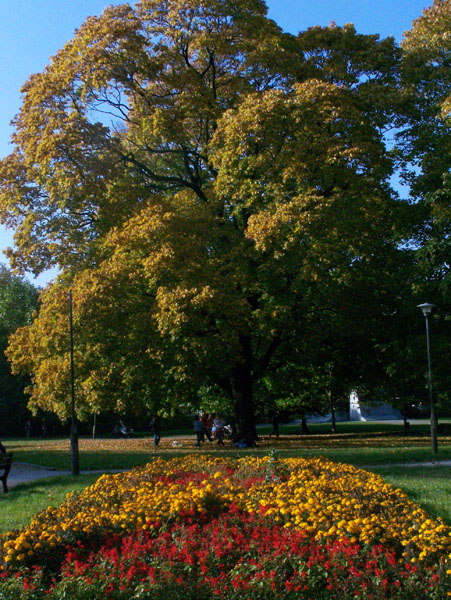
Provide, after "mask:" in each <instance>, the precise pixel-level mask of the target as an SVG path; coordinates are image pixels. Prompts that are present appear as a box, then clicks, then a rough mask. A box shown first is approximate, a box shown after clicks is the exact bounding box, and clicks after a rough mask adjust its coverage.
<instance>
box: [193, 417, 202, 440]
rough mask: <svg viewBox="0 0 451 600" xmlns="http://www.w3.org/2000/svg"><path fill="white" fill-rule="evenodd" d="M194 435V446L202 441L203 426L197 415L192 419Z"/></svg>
mask: <svg viewBox="0 0 451 600" xmlns="http://www.w3.org/2000/svg"><path fill="white" fill-rule="evenodd" d="M194 433H195V434H196V446H200V443H201V442H203V441H204V426H203V424H202V421H201V420H200V418H199V415H196V416H195V417H194Z"/></svg>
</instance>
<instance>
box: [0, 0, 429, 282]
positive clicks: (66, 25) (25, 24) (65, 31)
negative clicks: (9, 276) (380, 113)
mask: <svg viewBox="0 0 451 600" xmlns="http://www.w3.org/2000/svg"><path fill="white" fill-rule="evenodd" d="M121 3H122V1H115V0H110V2H108V1H107V0H13V1H9V0H3V1H1V2H0V81H1V85H0V158H1V157H4V156H6V155H7V154H9V152H10V149H11V146H10V145H9V143H8V142H9V138H10V135H11V132H12V128H11V126H10V121H11V119H12V118H13V117H14V115H15V114H16V113H17V111H18V109H19V106H20V103H21V99H20V98H21V97H20V88H21V87H22V84H23V83H24V82H25V81H26V79H27V78H28V77H29V75H31V74H32V73H35V72H39V71H41V70H42V69H43V68H44V67H45V65H46V64H47V63H48V59H49V57H50V56H52V55H53V54H55V53H56V51H57V50H58V49H59V48H61V47H62V46H63V45H64V43H65V42H66V41H67V40H68V39H70V38H71V37H72V36H73V34H74V31H75V29H76V28H77V27H79V26H80V25H81V24H82V23H83V21H84V20H85V19H86V17H88V16H89V15H95V14H100V13H101V12H102V11H103V9H104V8H105V6H107V5H108V4H113V5H117V4H121ZM431 4H432V0H316V1H315V0H267V5H268V9H269V13H268V16H269V17H270V18H271V19H274V21H276V23H277V24H278V25H279V26H280V27H281V28H282V29H283V30H285V31H288V32H291V33H298V32H299V31H301V30H304V29H307V28H308V27H311V26H313V25H328V24H329V23H330V21H335V22H336V23H337V25H344V24H345V23H354V25H355V27H356V29H357V31H358V32H359V33H379V34H380V35H381V37H386V36H389V35H393V36H394V37H395V39H396V40H397V41H398V42H399V41H401V38H402V34H403V32H404V31H406V30H407V29H409V28H410V27H411V24H412V20H413V19H416V18H417V17H419V16H420V15H421V13H422V11H423V9H424V8H426V7H428V6H430V5H431ZM11 244H12V232H11V231H6V230H5V229H4V228H3V227H2V226H1V225H0V262H3V263H6V258H5V257H4V256H3V255H2V254H1V250H2V249H3V248H4V247H5V246H9V245H11ZM52 275H53V273H49V274H45V275H43V276H41V277H40V278H38V279H37V280H36V281H35V280H33V279H32V280H33V281H35V283H37V284H41V285H43V284H45V283H46V282H47V281H48V280H49V278H51V277H52Z"/></svg>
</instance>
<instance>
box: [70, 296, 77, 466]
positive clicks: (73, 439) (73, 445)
mask: <svg viewBox="0 0 451 600" xmlns="http://www.w3.org/2000/svg"><path fill="white" fill-rule="evenodd" d="M69 341H70V393H71V414H72V423H71V427H70V460H71V466H72V475H79V474H80V461H79V453H78V430H77V418H76V415H75V384H74V336H73V326H72V290H69Z"/></svg>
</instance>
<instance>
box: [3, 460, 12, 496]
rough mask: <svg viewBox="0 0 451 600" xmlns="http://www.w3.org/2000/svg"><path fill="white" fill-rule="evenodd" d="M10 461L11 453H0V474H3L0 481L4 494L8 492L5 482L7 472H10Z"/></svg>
mask: <svg viewBox="0 0 451 600" xmlns="http://www.w3.org/2000/svg"><path fill="white" fill-rule="evenodd" d="M12 460H13V453H12V452H2V453H0V473H2V472H3V474H2V475H0V479H1V480H2V483H3V491H4V492H7V491H8V486H7V484H6V480H7V479H8V475H9V472H10V471H11V463H12Z"/></svg>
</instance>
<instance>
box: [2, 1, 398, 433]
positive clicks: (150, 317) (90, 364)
mask: <svg viewBox="0 0 451 600" xmlns="http://www.w3.org/2000/svg"><path fill="white" fill-rule="evenodd" d="M349 48H352V49H353V50H352V51H350V50H349ZM398 59H399V53H398V50H397V49H396V47H395V45H394V42H393V40H383V41H380V40H379V38H378V36H359V35H357V34H356V32H355V30H354V29H353V28H352V27H350V26H347V27H345V28H337V27H330V28H326V29H320V28H315V29H314V30H311V31H310V30H309V31H308V32H306V33H305V34H304V35H300V36H298V38H295V37H293V36H290V35H287V34H284V33H282V32H281V31H280V29H279V28H278V27H277V26H276V25H275V24H274V23H273V22H272V21H270V20H269V19H267V17H266V7H265V5H264V3H263V2H261V1H259V0H235V1H233V2H230V1H227V2H226V1H224V0H202V1H194V0H180V1H177V2H176V1H175V0H174V1H170V0H167V1H162V0H158V1H157V0H142V1H141V2H139V3H138V4H137V5H136V7H135V8H134V9H133V8H131V7H129V6H128V5H123V6H120V7H116V8H108V9H107V10H106V11H105V12H104V13H103V15H102V16H100V17H95V18H91V19H88V21H87V22H86V23H85V24H84V25H83V26H82V27H81V28H80V30H79V31H78V32H77V34H76V36H75V37H74V39H73V40H71V41H70V42H69V43H68V44H67V45H66V46H65V48H63V49H62V50H61V51H60V52H59V53H58V54H57V55H56V56H55V57H54V59H53V60H52V63H51V64H50V65H49V66H48V67H47V68H46V69H45V71H43V72H42V73H40V74H38V75H35V76H33V77H32V78H31V79H30V80H29V81H28V83H27V84H26V85H25V87H24V102H23V106H22V109H21V112H20V113H19V115H18V117H17V119H16V122H15V124H16V133H15V134H14V138H13V139H14V142H15V144H16V149H15V151H14V152H13V154H12V155H11V156H10V157H8V158H6V159H5V160H4V161H3V163H2V165H1V175H2V182H3V183H2V185H1V188H0V194H1V195H0V198H1V213H2V218H3V220H4V221H6V222H8V223H11V224H15V225H16V226H17V227H18V229H17V234H16V244H17V249H16V250H15V251H11V252H10V256H11V259H12V260H13V264H15V265H16V267H20V266H21V265H26V266H27V267H28V268H33V269H34V270H35V271H36V272H38V271H39V270H41V269H43V268H45V267H46V266H48V265H49V264H51V263H52V262H56V263H57V264H59V266H60V267H62V268H63V269H64V274H63V275H62V276H61V277H60V279H59V281H58V282H57V283H56V284H55V285H54V286H53V287H51V288H50V289H48V290H46V292H45V294H44V295H43V306H42V310H41V312H40V316H39V318H38V319H36V320H35V322H34V323H33V324H32V325H31V326H30V327H26V328H24V329H22V330H19V332H18V333H17V334H16V336H15V338H14V339H13V341H12V343H11V347H10V350H9V356H10V358H11V359H12V361H13V364H14V368H15V369H16V370H20V369H23V370H25V371H27V372H32V373H33V386H32V387H31V388H30V391H31V394H32V403H33V404H34V405H35V406H42V407H45V408H52V409H53V410H55V411H56V412H58V413H59V414H60V415H61V416H62V417H64V416H65V415H66V414H67V399H68V396H69V394H68V381H69V377H68V376H67V375H68V369H69V360H68V341H67V291H68V288H69V286H70V287H72V291H73V295H74V318H75V342H76V361H75V362H76V366H77V385H78V388H79V389H78V394H79V398H80V402H78V403H77V405H78V408H79V411H80V413H81V414H83V412H84V413H86V412H89V411H91V410H100V409H102V408H105V407H108V408H112V407H115V408H117V409H123V408H125V407H131V406H134V407H137V406H138V405H139V404H140V403H142V405H144V406H151V407H152V408H153V409H156V408H158V407H161V406H167V405H168V403H169V404H170V403H171V402H173V403H176V404H177V403H180V402H181V400H182V398H183V399H186V398H189V399H191V400H193V399H194V401H195V398H196V396H197V391H198V390H199V388H200V387H202V386H204V387H205V386H208V385H211V386H213V387H216V388H217V387H219V388H221V389H222V390H223V391H224V393H226V394H227V395H228V396H229V397H230V398H231V402H232V405H233V407H234V413H235V418H236V426H237V431H238V435H240V436H241V437H244V438H245V439H246V441H247V443H249V444H250V443H252V441H253V437H254V436H255V423H254V414H255V413H254V408H255V398H254V390H255V388H256V386H258V385H259V384H260V382H261V381H262V379H263V378H264V377H271V378H273V379H274V381H276V380H277V381H279V382H280V381H282V380H283V377H280V375H281V373H283V371H284V369H286V366H287V364H295V363H296V362H297V361H299V360H300V358H301V357H302V356H305V357H306V361H309V366H310V365H311V364H312V360H313V359H312V358H311V357H312V356H315V353H313V352H310V353H305V348H306V346H307V345H308V340H309V338H312V339H313V338H315V340H317V341H316V342H315V344H316V345H318V346H319V345H320V344H321V339H323V341H326V339H327V343H329V344H330V343H331V342H330V338H331V335H330V331H333V330H334V323H340V326H336V327H335V331H336V332H337V334H336V335H337V338H338V337H340V336H341V337H340V340H337V344H336V346H337V347H340V346H342V345H343V344H344V343H345V340H346V337H347V335H348V333H346V326H345V324H344V322H345V321H346V319H344V318H343V312H341V315H340V311H343V310H345V309H344V308H343V307H347V309H348V310H354V313H353V314H352V316H351V319H352V318H354V319H356V315H359V317H358V319H359V324H360V331H362V332H364V331H366V332H369V329H365V327H367V326H368V327H372V328H374V324H375V322H376V317H375V315H376V314H383V313H384V310H385V309H384V310H382V311H381V310H380V308H381V307H380V302H382V304H383V307H385V304H384V302H385V300H386V298H387V296H388V292H387V286H386V281H387V265H390V264H392V262H396V256H397V253H398V250H397V246H396V244H397V242H398V241H399V240H400V239H401V237H402V235H403V233H404V230H403V222H404V221H403V212H404V208H405V207H404V206H403V205H402V203H399V202H397V201H396V200H395V197H394V194H393V193H392V191H391V189H390V186H389V183H388V182H389V178H390V176H391V173H392V159H391V157H390V154H389V152H388V151H387V148H386V145H385V143H384V139H385V136H386V133H387V131H388V130H389V129H390V128H392V127H393V126H394V125H395V124H396V115H397V112H396V111H397V106H398V100H397V95H396V86H397V81H398V75H397V64H398ZM374 289H377V290H378V293H377V294H374V293H372V292H373V291H374ZM362 290H365V294H363V293H362ZM384 291H385V300H384ZM351 297H355V298H356V299H358V301H356V302H354V304H352V303H349V302H347V301H346V298H351ZM376 304H378V306H377V309H378V310H376V308H374V307H375V305H376ZM355 306H359V312H357V311H355ZM368 306H370V307H371V310H370V311H366V312H365V311H363V307H365V308H368ZM387 310H388V309H387ZM386 312H387V311H386V310H385V313H386ZM325 314H327V315H328V316H327V318H325V317H324V318H322V319H320V318H319V317H318V316H319V315H325ZM365 314H366V315H371V317H367V318H366V317H364V315H365ZM356 322H357V319H356ZM327 328H328V331H325V329H327ZM356 329H357V328H356ZM362 336H363V333H362ZM316 360H317V362H316V365H318V364H320V366H321V365H323V363H324V360H325V359H324V357H323V356H320V354H319V353H317V359H316ZM352 361H355V357H354V356H352V355H350V356H349V359H348V364H349V363H351V362H352ZM340 368H344V367H340ZM348 371H349V372H351V371H352V369H351V368H349V369H348ZM287 387H290V386H288V384H287ZM291 387H292V386H291Z"/></svg>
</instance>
